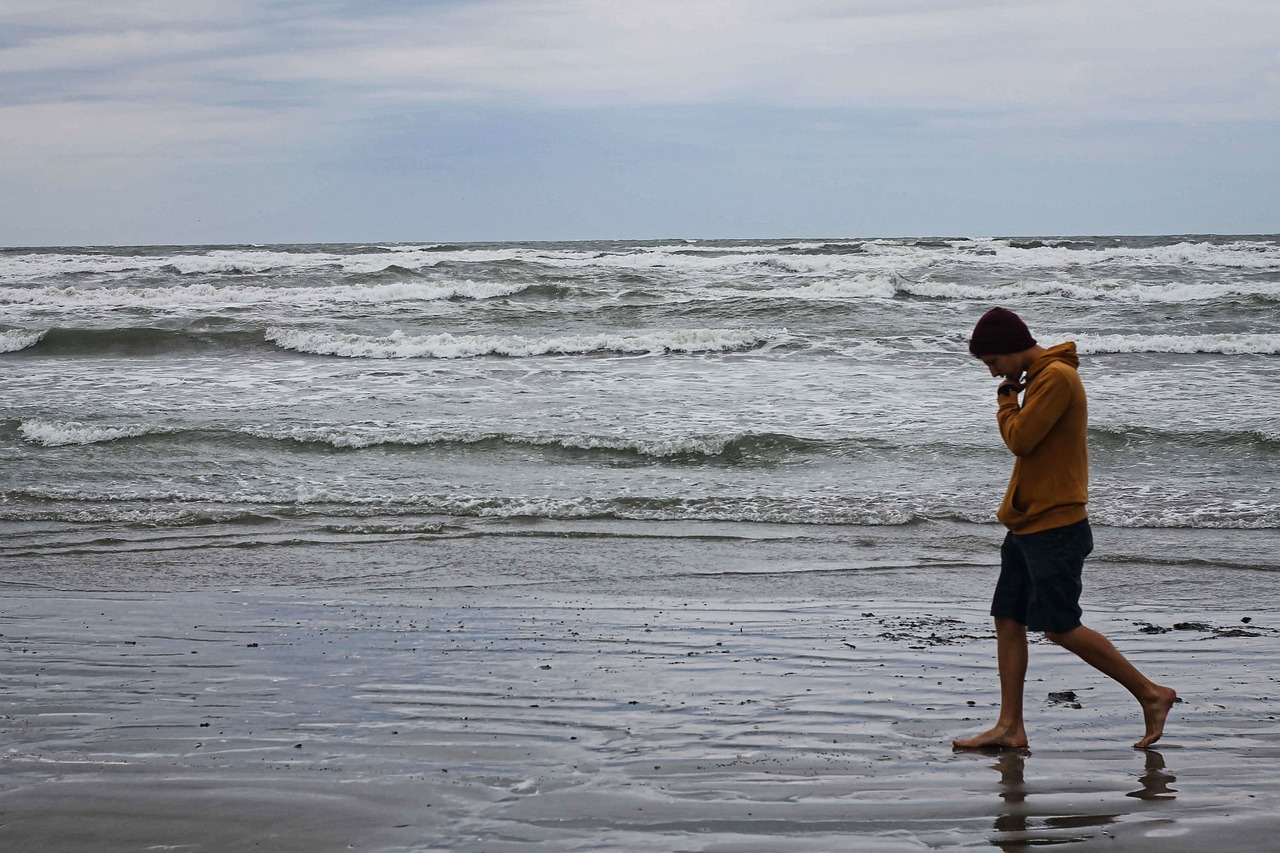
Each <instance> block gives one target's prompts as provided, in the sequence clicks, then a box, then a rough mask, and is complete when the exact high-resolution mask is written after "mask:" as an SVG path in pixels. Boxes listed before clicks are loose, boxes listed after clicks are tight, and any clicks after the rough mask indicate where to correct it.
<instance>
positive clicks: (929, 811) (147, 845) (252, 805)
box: [0, 586, 1280, 853]
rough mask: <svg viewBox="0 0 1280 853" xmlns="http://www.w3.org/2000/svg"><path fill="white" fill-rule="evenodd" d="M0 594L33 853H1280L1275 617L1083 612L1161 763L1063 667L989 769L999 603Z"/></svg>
mask: <svg viewBox="0 0 1280 853" xmlns="http://www.w3.org/2000/svg"><path fill="white" fill-rule="evenodd" d="M0 595H2V597H3V603H2V605H0V606H2V608H3V614H4V616H3V623H2V624H3V629H2V633H3V636H2V637H0V647H2V648H3V649H4V653H5V656H6V661H7V664H6V678H5V682H6V684H5V691H4V696H3V699H2V700H0V715H2V717H0V725H2V727H3V743H2V746H0V755H2V756H3V764H2V765H0V848H2V849H4V850H6V851H45V853H48V851H82V850H96V851H115V850H121V851H123V850H144V849H152V850H191V851H235V850H273V851H328V850H348V849H354V850H474V851H490V850H492V851H502V850H525V849H530V850H533V849H541V850H707V851H712V850H726V851H728V850H806V851H810V850H811V851H819V850H821V851H830V850H860V851H861V850H867V851H879V850H884V851H896V850H926V849H946V848H966V847H972V848H989V847H992V846H994V847H997V848H1001V849H1003V850H1006V851H1016V850H1031V849H1033V848H1038V847H1041V846H1044V845H1058V844H1065V845H1068V846H1069V847H1070V849H1072V850H1099V849H1105V850H1126V851H1131V850H1136V851H1157V850H1158V851H1164V852H1165V853H1168V851H1198V850H1206V849H1223V850H1228V849H1229V850H1232V851H1253V850H1256V851H1262V850H1273V849H1275V846H1276V841H1275V839H1276V838H1277V837H1280V783H1278V782H1277V781H1276V778H1275V773H1274V770H1275V768H1276V766H1277V760H1278V759H1280V727H1278V726H1277V723H1276V713H1277V707H1276V698H1277V695H1278V694H1280V684H1277V674H1276V670H1275V668H1274V661H1275V660H1276V659H1277V652H1278V651H1280V619H1278V618H1277V617H1276V616H1275V615H1274V612H1253V613H1251V612H1247V611H1240V610H1233V611H1230V612H1228V611H1212V612H1199V613H1188V612H1186V611H1185V610H1179V611H1178V612H1177V614H1176V616H1174V615H1171V614H1169V613H1162V612H1157V611H1153V610H1151V609H1149V608H1137V607H1135V608H1131V609H1126V610H1124V611H1123V612H1120V611H1117V610H1115V609H1110V610H1107V611H1105V612H1103V611H1099V610H1087V611H1086V622H1087V624H1091V625H1092V626H1094V627H1096V628H1098V629H1100V630H1102V631H1103V632H1104V633H1106V634H1108V635H1109V636H1110V637H1111V638H1112V639H1113V640H1114V641H1115V642H1116V644H1117V645H1118V646H1119V647H1120V648H1121V649H1122V650H1123V651H1125V652H1126V653H1127V654H1129V655H1130V657H1131V658H1132V659H1133V660H1134V661H1135V662H1136V663H1137V664H1138V665H1139V666H1140V667H1141V668H1143V669H1144V670H1145V671H1147V672H1148V674H1150V675H1151V676H1152V677H1153V678H1155V679H1156V680H1159V681H1162V682H1165V683H1168V684H1170V685H1172V686H1174V687H1176V688H1177V689H1178V691H1179V693H1180V694H1181V695H1182V697H1183V699H1184V701H1183V702H1181V703H1179V704H1178V705H1177V706H1176V707H1175V709H1174V711H1173V713H1172V715H1171V717H1170V723H1169V726H1168V728H1167V731H1166V735H1165V738H1164V740H1163V741H1161V743H1160V744H1159V745H1158V747H1157V748H1156V749H1153V750H1148V751H1137V750H1134V749H1133V748H1132V747H1131V746H1130V744H1131V743H1132V742H1133V741H1134V740H1135V739H1137V737H1138V736H1140V734H1141V727H1140V726H1141V724H1140V719H1139V716H1138V712H1137V709H1136V706H1135V705H1134V704H1133V702H1132V700H1131V699H1130V698H1129V697H1128V695H1127V694H1125V693H1124V692H1123V690H1122V689H1121V688H1119V687H1118V686H1117V685H1115V684H1113V683H1111V682H1109V681H1108V680H1107V679H1106V678H1104V677H1102V676H1100V675H1099V674H1097V673H1095V672H1094V671H1092V670H1090V669H1089V668H1088V667H1086V666H1085V665H1084V664H1082V663H1080V662H1079V661H1077V660H1076V659H1074V658H1073V657H1072V656H1071V655H1069V654H1068V653H1066V652H1064V651H1062V650H1060V649H1058V648H1056V647H1054V646H1052V645H1050V644H1048V643H1046V642H1044V641H1043V640H1037V641H1036V642H1035V643H1034V644H1033V647H1032V660H1031V671H1030V673H1029V684H1028V691H1027V695H1028V699H1027V706H1028V707H1027V716H1028V728H1029V730H1030V733H1031V740H1032V743H1031V747H1030V749H1028V750H1026V751H1021V752H1013V751H1006V752H1003V753H995V752H993V753H984V752H953V750H952V749H951V746H950V742H951V739H952V738H953V737H955V736H958V735H962V734H968V733H974V732H977V731H980V730H982V729H983V728H985V727H986V726H987V725H988V724H989V723H990V722H991V721H992V720H994V718H995V716H996V698H997V682H996V673H995V668H994V640H993V635H992V632H991V629H990V626H989V624H988V619H987V617H986V615H985V612H984V611H985V608H984V607H983V606H982V603H981V599H983V598H985V592H984V593H983V594H981V595H979V594H978V591H977V590H975V591H974V595H973V597H974V598H977V599H978V600H979V601H978V602H977V603H975V602H972V601H966V602H965V603H963V604H956V603H949V602H946V601H937V600H927V599H922V600H917V601H911V600H901V599H897V600H859V601H856V602H854V601H825V600H787V601H780V600H776V599H770V600H766V601H750V600H736V599H723V600H719V601H717V600H710V599H708V600H691V599H689V598H681V599H678V600H677V599H672V600H663V599H660V598H651V597H646V598H624V597H618V596H605V595H595V594H592V595H584V596H580V597H577V596H572V595H567V594H564V593H556V594H555V595H543V594H530V593H528V592H524V593H519V594H515V595H513V594H512V593H511V592H510V591H505V592H504V591H500V590H485V591H475V592H466V591H453V592H447V593H444V594H435V595H430V596H427V595H417V596H414V597H411V598H410V599H409V600H406V597H405V596H393V595H390V594H385V593H383V594H372V593H366V594H361V595H355V594H343V595H341V596H340V597H335V596H330V595H328V594H326V593H325V592H323V591H312V592H290V593H286V592H282V591H281V590H279V589H264V590H252V591H251V590H243V591H226V590H222V591H199V592H158V593H129V594H123V593H111V592H55V591H50V590H47V589H22V588H17V587H13V586H9V587H6V588H5V590H4V591H3V593H0ZM1246 618H1247V619H1248V620H1249V621H1247V622H1246V621H1243V620H1245V619H1246ZM1188 623H1193V624H1188ZM1175 624H1177V625H1179V626H1180V627H1175ZM1068 691H1069V692H1070V693H1071V694H1074V698H1072V696H1070V695H1067V694H1068ZM1051 694H1055V695H1051Z"/></svg>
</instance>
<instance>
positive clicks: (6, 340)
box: [0, 329, 46, 352]
mask: <svg viewBox="0 0 1280 853" xmlns="http://www.w3.org/2000/svg"><path fill="white" fill-rule="evenodd" d="M45 334H46V332H44V331H32V330H31V329H7V330H5V331H0V352H17V351H18V350H24V349H26V348H27V347H32V346H35V345H36V344H38V343H40V341H41V339H43V338H44V336H45Z"/></svg>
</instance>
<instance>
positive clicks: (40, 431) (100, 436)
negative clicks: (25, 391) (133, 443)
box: [18, 418, 156, 447]
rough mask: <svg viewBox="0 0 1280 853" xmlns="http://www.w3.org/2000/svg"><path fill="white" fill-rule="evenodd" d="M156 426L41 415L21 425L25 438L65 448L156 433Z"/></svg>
mask: <svg viewBox="0 0 1280 853" xmlns="http://www.w3.org/2000/svg"><path fill="white" fill-rule="evenodd" d="M155 431H156V428H155V427H152V426H148V425H145V424H132V425H129V426H114V427H111V426H96V425H93V424H84V423H80V422H79V421H45V420H40V419H38V418H32V419H30V420H24V421H23V422H22V423H21V424H20V425H19V427H18V432H19V433H20V434H21V435H22V437H23V439H25V440H26V441H29V442H31V443H33V444H43V445H44V446H45V447H65V446H67V445H74V444H98V443H101V442H104V441H115V440H117V439H121V438H137V437H138V436H140V435H146V434H147V433H150V432H155Z"/></svg>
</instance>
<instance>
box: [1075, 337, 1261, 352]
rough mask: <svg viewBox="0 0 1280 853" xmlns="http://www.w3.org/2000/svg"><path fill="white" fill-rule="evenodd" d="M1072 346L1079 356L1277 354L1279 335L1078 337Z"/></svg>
mask: <svg viewBox="0 0 1280 853" xmlns="http://www.w3.org/2000/svg"><path fill="white" fill-rule="evenodd" d="M1076 346H1077V347H1078V348H1079V350H1080V352H1082V353H1134V352H1150V353H1161V352H1167V353H1200V352H1202V353H1220V354H1223V355H1280V335H1277V334H1217V335H1080V336H1079V337H1077V338H1076Z"/></svg>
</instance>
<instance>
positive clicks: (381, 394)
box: [0, 236, 1280, 603]
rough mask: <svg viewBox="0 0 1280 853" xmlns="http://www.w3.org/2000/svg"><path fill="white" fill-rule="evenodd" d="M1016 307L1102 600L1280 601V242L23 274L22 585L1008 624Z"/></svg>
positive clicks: (6, 367)
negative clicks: (722, 603)
mask: <svg viewBox="0 0 1280 853" xmlns="http://www.w3.org/2000/svg"><path fill="white" fill-rule="evenodd" d="M995 305H1003V306H1005V307H1007V308H1011V309H1013V310H1015V311H1017V312H1018V313H1019V314H1021V315H1022V316H1023V317H1024V319H1025V320H1026V321H1027V322H1028V324H1029V325H1030V327H1031V329H1032V331H1033V333H1034V334H1035V335H1036V336H1037V338H1038V340H1039V341H1040V343H1042V344H1045V345H1049V344H1054V343H1059V342H1062V341H1067V340H1073V341H1076V342H1077V345H1078V347H1079V350H1080V353H1081V358H1082V364H1081V368H1080V372H1081V375H1082V378H1083V380H1084V383H1085V386H1086V388H1087V390H1088V393H1089V403H1090V452H1091V501H1090V507H1089V509H1090V513H1091V516H1092V519H1093V523H1094V525H1095V530H1096V532H1097V534H1098V539H1099V548H1098V550H1097V552H1095V555H1094V557H1093V559H1092V560H1091V563H1094V564H1101V568H1100V569H1098V568H1095V569H1091V570H1090V571H1091V577H1094V578H1096V579H1097V581H1098V582H1099V583H1102V584H1103V585H1104V586H1105V585H1106V584H1108V583H1110V584H1112V586H1111V587H1109V589H1110V590H1111V592H1112V593H1113V594H1114V595H1115V596H1117V597H1125V598H1126V600H1128V599H1129V598H1133V599H1136V600H1139V601H1142V600H1145V601H1149V602H1151V601H1154V602H1166V603H1167V599H1168V597H1169V596H1183V597H1188V598H1204V597H1209V598H1216V600H1218V601H1226V600H1229V598H1230V596H1231V595H1232V590H1233V589H1235V588H1237V586H1238V585H1237V584H1234V583H1233V582H1232V577H1233V573H1235V572H1240V571H1247V572H1275V571H1277V570H1280V556H1278V555H1280V548H1278V547H1277V545H1280V534H1278V533H1277V531H1278V530H1280V485H1278V484H1280V476H1278V475H1280V237H1275V236H1166V237H1071V238H1056V237H1053V238H1051V237H1040V238H1036V239H1001V238H978V237H974V238H949V239H941V238H939V239H828V240H691V239H690V240H664V241H603V242H565V243H484V244H482V243H472V244H462V245H447V244H436V243H421V244H418V243H413V244H409V243H405V244H400V243H396V244H372V243H370V244H344V245H332V244H326V245H262V246H257V245H255V246H248V245H246V246H157V247H140V248H101V247H85V248H46V249H4V250H0V364H2V365H3V367H2V369H0V399H2V400H3V411H2V412H0V459H2V464H3V474H2V475H0V565H2V566H3V572H4V574H3V582H4V583H7V584H17V585H34V586H39V587H45V588H49V589H57V590H80V589H95V590H102V589H107V590H135V591H136V590H158V591H164V590H184V589H193V588H195V589H203V588H215V589H232V588H238V587H241V586H246V587H247V586H261V585H266V586H273V587H275V586H278V587H285V588H289V589H314V590H334V591H336V590H342V589H348V590H355V591H378V592H387V593H397V592H404V593H406V594H410V593H424V594H430V593H431V591H433V590H444V589H449V590H465V589H472V588H479V589H484V590H487V591H489V592H491V593H492V592H495V591H497V592H501V590H502V589H503V588H506V587H510V588H512V589H513V590H518V589H525V590H527V589H546V588H551V589H560V590H564V591H589V590H594V591H602V592H616V593H622V594H628V595H631V594H640V595H644V594H648V593H661V594H666V595H701V594H706V593H708V592H709V591H714V592H715V593H716V594H718V595H739V594H740V595H746V596H752V597H760V596H765V597H767V596H777V595H783V596H787V595H790V596H828V595H829V596H842V595H845V596H849V595H852V596H857V595H863V594H871V593H876V594H879V595H881V596H883V595H894V594H906V593H907V592H910V591H914V592H921V593H924V594H933V595H942V596H949V597H953V598H954V597H957V596H959V597H963V598H965V599H968V598H974V599H985V596H986V595H987V586H986V583H987V579H988V574H987V573H990V572H991V571H992V568H991V567H992V566H993V565H994V563H995V561H996V560H997V559H998V556H997V554H996V548H995V546H996V545H997V544H998V542H999V538H1000V535H1001V533H1002V531H1001V528H1000V527H999V525H998V524H997V523H996V521H995V510H996V507H997V505H998V504H999V501H1000V498H1001V496H1002V494H1003V491H1004V486H1005V484H1006V482H1007V479H1008V475H1009V471H1010V469H1011V466H1012V457H1011V456H1010V455H1009V453H1008V451H1007V450H1006V449H1005V448H1004V446H1003V444H1002V443H1001V441H1000V437H999V434H998V432H997V429H996V424H995V415H994V412H995V407H996V403H995V394H994V388H995V384H996V380H993V379H992V378H991V377H989V376H988V375H987V372H986V370H985V368H984V367H983V366H982V365H981V364H980V363H979V362H977V361H976V360H974V359H973V358H972V357H970V356H969V355H968V352H967V349H966V341H967V337H968V334H969V331H970V330H971V329H972V327H973V324H974V322H975V321H976V320H977V318H978V317H979V316H981V314H982V313H983V312H984V311H985V310H987V309H988V308H990V307H992V306H995ZM952 572H955V573H960V577H962V578H963V581H962V584H961V586H960V587H959V588H958V589H957V588H951V589H944V588H942V587H940V586H939V581H938V579H939V578H940V577H947V574H948V573H952ZM979 573H983V574H979ZM1254 577H1256V575H1254ZM1153 581H1158V583H1153ZM913 584H914V586H913ZM970 587H972V588H970Z"/></svg>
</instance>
